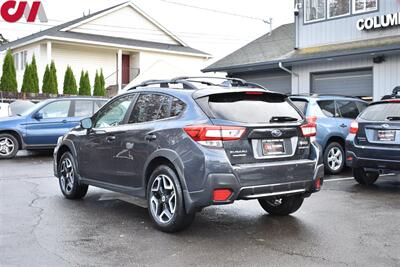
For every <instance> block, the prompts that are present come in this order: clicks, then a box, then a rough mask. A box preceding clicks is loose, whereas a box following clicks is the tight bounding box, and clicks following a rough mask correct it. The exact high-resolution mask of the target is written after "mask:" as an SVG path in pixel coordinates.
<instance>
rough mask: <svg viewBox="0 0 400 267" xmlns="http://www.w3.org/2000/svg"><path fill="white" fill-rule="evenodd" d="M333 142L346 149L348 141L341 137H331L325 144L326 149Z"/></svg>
mask: <svg viewBox="0 0 400 267" xmlns="http://www.w3.org/2000/svg"><path fill="white" fill-rule="evenodd" d="M332 142H336V143H339V144H340V145H341V146H342V148H343V149H345V146H346V141H345V139H343V138H342V137H340V136H331V137H329V138H328V141H327V142H326V144H325V147H324V149H326V148H327V147H328V146H329V144H331V143H332Z"/></svg>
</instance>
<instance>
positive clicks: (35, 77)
mask: <svg viewBox="0 0 400 267" xmlns="http://www.w3.org/2000/svg"><path fill="white" fill-rule="evenodd" d="M31 75H32V79H33V85H32V86H33V88H32V91H33V92H32V93H36V94H38V93H39V76H38V71H37V66H36V57H35V55H33V57H32V63H31Z"/></svg>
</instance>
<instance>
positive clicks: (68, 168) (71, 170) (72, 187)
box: [58, 152, 89, 199]
mask: <svg viewBox="0 0 400 267" xmlns="http://www.w3.org/2000/svg"><path fill="white" fill-rule="evenodd" d="M58 177H59V179H58V180H59V184H60V189H61V192H62V193H63V195H64V196H65V198H67V199H81V198H83V197H84V196H85V195H86V193H87V191H88V188H89V186H88V185H84V184H80V183H79V180H78V177H77V175H76V165H75V161H74V158H73V156H72V154H71V153H70V152H65V153H64V154H63V155H62V156H61V159H60V161H59V163H58Z"/></svg>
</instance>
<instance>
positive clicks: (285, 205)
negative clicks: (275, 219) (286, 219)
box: [258, 195, 304, 216]
mask: <svg viewBox="0 0 400 267" xmlns="http://www.w3.org/2000/svg"><path fill="white" fill-rule="evenodd" d="M276 201H277V203H275V202H276ZM303 201H304V197H303V196H302V195H293V196H281V197H279V196H278V197H269V198H260V199H258V202H259V203H260V205H261V207H262V208H263V209H264V210H265V211H266V212H268V213H269V214H271V215H277V216H287V215H289V214H292V213H294V212H296V211H297V210H298V209H299V208H300V207H301V205H302V204H303ZM278 202H280V203H278Z"/></svg>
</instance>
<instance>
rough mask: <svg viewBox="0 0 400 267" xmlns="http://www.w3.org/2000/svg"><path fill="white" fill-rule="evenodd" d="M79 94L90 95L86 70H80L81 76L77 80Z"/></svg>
mask: <svg viewBox="0 0 400 267" xmlns="http://www.w3.org/2000/svg"><path fill="white" fill-rule="evenodd" d="M79 95H84V96H90V95H91V87H90V80H89V73H88V72H83V71H82V72H81V78H80V80H79Z"/></svg>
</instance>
